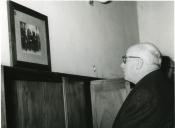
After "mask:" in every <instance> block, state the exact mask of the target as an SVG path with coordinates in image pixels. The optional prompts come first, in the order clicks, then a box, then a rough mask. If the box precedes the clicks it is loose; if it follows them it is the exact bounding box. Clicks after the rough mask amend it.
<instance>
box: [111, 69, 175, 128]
mask: <svg viewBox="0 0 175 128" xmlns="http://www.w3.org/2000/svg"><path fill="white" fill-rule="evenodd" d="M173 86H174V85H171V84H169V82H168V80H167V79H166V77H164V75H163V73H162V71H161V70H156V71H153V72H151V73H149V74H148V75H146V76H145V77H144V78H143V79H142V80H140V81H139V82H138V83H137V84H136V85H135V88H134V89H133V90H132V91H131V92H130V94H129V95H128V97H127V98H126V100H125V102H124V103H123V105H122V107H121V109H120V111H119V112H118V114H117V117H116V119H115V121H114V123H113V128H172V127H173V112H174V111H173V107H174V106H173V102H174V100H173V99H174V87H173Z"/></svg>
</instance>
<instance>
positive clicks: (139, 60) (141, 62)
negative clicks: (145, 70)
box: [136, 58, 144, 70]
mask: <svg viewBox="0 0 175 128" xmlns="http://www.w3.org/2000/svg"><path fill="white" fill-rule="evenodd" d="M143 63H144V62H143V60H142V59H141V58H138V60H137V68H136V69H137V70H139V69H141V68H142V67H143Z"/></svg>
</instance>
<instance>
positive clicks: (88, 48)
mask: <svg viewBox="0 0 175 128" xmlns="http://www.w3.org/2000/svg"><path fill="white" fill-rule="evenodd" d="M15 1H16V2H17V3H19V4H21V5H24V6H26V7H29V8H31V9H33V10H36V11H38V12H40V13H42V14H45V15H47V16H48V20H49V36H50V49H51V66H52V71H53V72H62V73H68V74H77V75H83V76H93V77H105V78H116V77H121V75H122V71H121V69H120V63H121V56H122V55H123V54H125V50H126V48H127V47H128V46H130V45H132V44H133V43H136V42H138V41H139V34H138V24H137V12H136V11H137V10H136V3H135V2H121V1H118V2H117V1H115V2H111V3H110V4H101V3H99V2H94V6H91V5H90V4H89V2H88V1H79V2H75V1H74V2H73V1H50V2H49V1H42V3H41V2H40V1H17V0H15ZM1 3H3V4H1V6H2V12H1V11H0V13H1V14H2V16H3V18H1V22H2V23H1V24H0V25H1V26H0V28H3V31H2V30H1V34H2V35H3V38H2V40H1V42H2V43H1V46H2V56H3V57H2V62H1V63H2V64H3V65H8V66H11V63H10V54H9V44H8V42H9V41H8V31H7V28H8V27H7V11H6V10H7V9H6V8H7V5H6V2H4V1H3V2H1ZM93 65H95V68H96V72H94V70H93Z"/></svg>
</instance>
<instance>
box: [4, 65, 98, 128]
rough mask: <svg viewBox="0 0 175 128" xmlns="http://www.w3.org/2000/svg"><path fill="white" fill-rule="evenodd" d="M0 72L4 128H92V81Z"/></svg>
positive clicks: (48, 74)
mask: <svg viewBox="0 0 175 128" xmlns="http://www.w3.org/2000/svg"><path fill="white" fill-rule="evenodd" d="M2 69H3V70H2V72H3V73H2V74H3V76H4V77H3V79H4V81H2V82H3V83H4V84H2V85H3V86H2V87H1V88H2V90H1V91H3V92H2V98H3V99H2V102H1V105H2V106H3V107H2V108H3V110H1V111H2V118H1V119H2V120H1V121H3V122H2V124H3V128H92V109H91V95H90V81H91V80H93V79H95V78H90V77H82V76H75V75H68V74H60V73H53V72H42V71H34V70H29V69H24V68H23V69H22V68H13V67H7V66H2ZM2 82H1V83H2Z"/></svg>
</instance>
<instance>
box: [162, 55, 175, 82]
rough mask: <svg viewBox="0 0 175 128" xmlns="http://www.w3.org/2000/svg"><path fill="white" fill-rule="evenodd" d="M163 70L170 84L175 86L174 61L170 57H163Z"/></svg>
mask: <svg viewBox="0 0 175 128" xmlns="http://www.w3.org/2000/svg"><path fill="white" fill-rule="evenodd" d="M161 69H162V71H163V72H164V74H165V75H166V76H167V78H168V79H169V80H170V82H171V83H173V84H174V61H173V60H172V59H171V58H170V57H168V56H163V57H162V64H161Z"/></svg>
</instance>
